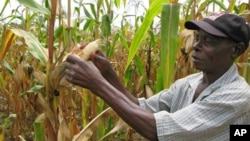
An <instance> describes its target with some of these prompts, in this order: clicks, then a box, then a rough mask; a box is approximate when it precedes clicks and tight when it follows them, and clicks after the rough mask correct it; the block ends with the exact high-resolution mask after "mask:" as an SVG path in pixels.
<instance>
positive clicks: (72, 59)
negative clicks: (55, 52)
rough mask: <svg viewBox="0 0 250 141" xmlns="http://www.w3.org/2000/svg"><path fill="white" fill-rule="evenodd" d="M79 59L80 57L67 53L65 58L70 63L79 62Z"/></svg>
mask: <svg viewBox="0 0 250 141" xmlns="http://www.w3.org/2000/svg"><path fill="white" fill-rule="evenodd" d="M79 61H81V59H80V58H79V57H78V56H76V55H69V56H68V57H67V59H66V62H69V63H72V64H75V63H76V62H79Z"/></svg>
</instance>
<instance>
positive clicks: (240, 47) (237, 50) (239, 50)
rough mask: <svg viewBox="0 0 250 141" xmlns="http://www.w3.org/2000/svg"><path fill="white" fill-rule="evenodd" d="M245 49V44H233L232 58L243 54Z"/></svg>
mask: <svg viewBox="0 0 250 141" xmlns="http://www.w3.org/2000/svg"><path fill="white" fill-rule="evenodd" d="M245 49H246V47H245V44H244V43H243V42H240V43H237V44H235V45H234V47H233V53H232V57H233V58H237V57H238V56H240V55H241V54H243V53H244V52H245Z"/></svg>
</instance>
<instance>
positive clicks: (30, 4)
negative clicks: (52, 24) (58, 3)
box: [18, 0, 51, 16]
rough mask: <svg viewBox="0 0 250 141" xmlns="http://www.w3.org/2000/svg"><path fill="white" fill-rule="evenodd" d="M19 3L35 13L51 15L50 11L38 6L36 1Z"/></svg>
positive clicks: (20, 0) (23, 0) (21, 1)
mask: <svg viewBox="0 0 250 141" xmlns="http://www.w3.org/2000/svg"><path fill="white" fill-rule="evenodd" d="M18 2H19V3H20V4H23V5H24V6H26V7H28V8H30V9H31V10H33V11H35V12H39V13H43V14H45V15H48V16H50V15H51V14H50V11H49V9H47V8H45V7H43V6H42V5H40V4H38V3H37V2H36V1H34V0H18Z"/></svg>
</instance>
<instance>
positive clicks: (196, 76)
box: [187, 64, 238, 90]
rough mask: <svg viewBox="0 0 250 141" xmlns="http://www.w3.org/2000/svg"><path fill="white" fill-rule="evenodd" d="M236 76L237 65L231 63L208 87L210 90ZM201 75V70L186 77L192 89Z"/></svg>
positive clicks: (230, 80)
mask: <svg viewBox="0 0 250 141" xmlns="http://www.w3.org/2000/svg"><path fill="white" fill-rule="evenodd" d="M237 76H238V70H237V66H236V65H235V64H233V65H232V66H231V67H230V68H229V69H228V70H227V71H226V72H225V73H224V74H223V75H222V76H221V77H219V78H218V79H217V80H216V81H215V82H213V83H212V84H210V85H209V86H208V87H210V88H211V90H213V89H216V88H218V87H220V86H222V85H225V84H227V83H230V82H232V81H233V80H235V79H236V78H237ZM202 77H203V74H202V72H200V73H197V74H194V75H192V76H191V77H188V78H187V80H188V83H189V86H190V87H191V88H193V89H196V87H197V85H198V84H199V83H200V81H201V80H202Z"/></svg>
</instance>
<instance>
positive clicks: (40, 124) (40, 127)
mask: <svg viewBox="0 0 250 141" xmlns="http://www.w3.org/2000/svg"><path fill="white" fill-rule="evenodd" d="M44 121H45V114H44V113H42V114H40V115H39V116H38V117H37V118H36V120H35V122H34V124H33V127H34V131H35V137H36V141H43V140H44V138H43V137H44Z"/></svg>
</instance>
